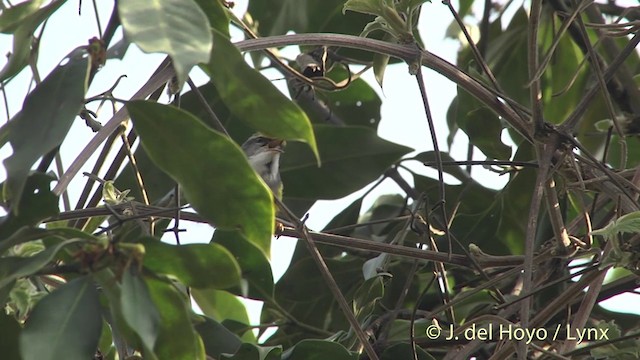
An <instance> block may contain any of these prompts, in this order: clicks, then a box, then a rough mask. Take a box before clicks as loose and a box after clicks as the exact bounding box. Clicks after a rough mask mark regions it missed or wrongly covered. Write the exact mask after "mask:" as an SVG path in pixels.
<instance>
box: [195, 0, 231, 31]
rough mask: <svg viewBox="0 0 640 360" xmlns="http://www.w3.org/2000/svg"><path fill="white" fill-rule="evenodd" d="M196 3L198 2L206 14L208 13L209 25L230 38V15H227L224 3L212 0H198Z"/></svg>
mask: <svg viewBox="0 0 640 360" xmlns="http://www.w3.org/2000/svg"><path fill="white" fill-rule="evenodd" d="M196 3H198V6H200V8H202V11H203V12H204V13H205V15H207V19H209V25H211V27H212V28H214V29H216V30H217V31H219V32H220V33H221V34H223V35H224V36H226V37H227V38H228V37H229V15H227V12H226V10H225V9H224V8H223V6H222V3H221V2H220V1H212V0H196Z"/></svg>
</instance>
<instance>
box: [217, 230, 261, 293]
mask: <svg viewBox="0 0 640 360" xmlns="http://www.w3.org/2000/svg"><path fill="white" fill-rule="evenodd" d="M211 243H212V244H218V245H222V246H224V247H225V248H226V249H227V250H229V251H230V252H231V254H233V256H234V257H235V259H236V261H238V264H239V265H240V269H241V271H242V278H243V279H244V280H246V285H248V286H236V287H234V288H231V289H227V290H228V291H231V292H233V293H234V294H236V295H240V296H243V297H248V298H251V299H256V300H266V299H269V298H271V297H273V273H272V271H271V265H270V264H269V259H267V257H266V256H265V255H264V253H263V252H262V251H260V249H259V248H257V247H256V246H255V245H254V244H252V243H250V242H249V241H247V239H246V238H245V237H244V236H242V234H241V233H240V232H238V231H234V230H216V231H215V233H214V234H213V238H212V239H211ZM243 285H244V284H243Z"/></svg>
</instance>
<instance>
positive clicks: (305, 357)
mask: <svg viewBox="0 0 640 360" xmlns="http://www.w3.org/2000/svg"><path fill="white" fill-rule="evenodd" d="M283 358H284V359H287V360H321V359H332V360H357V359H358V358H359V357H358V354H357V353H352V352H350V351H349V350H347V349H346V348H345V347H344V346H342V345H341V344H338V343H337V342H332V341H329V340H316V339H309V340H302V341H300V342H299V343H297V344H296V345H295V346H294V347H292V348H291V349H289V350H287V351H286V352H285V353H284V354H283Z"/></svg>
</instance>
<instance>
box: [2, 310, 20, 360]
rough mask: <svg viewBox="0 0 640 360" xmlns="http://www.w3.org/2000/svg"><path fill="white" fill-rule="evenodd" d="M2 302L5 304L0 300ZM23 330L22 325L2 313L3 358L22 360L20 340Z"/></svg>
mask: <svg viewBox="0 0 640 360" xmlns="http://www.w3.org/2000/svg"><path fill="white" fill-rule="evenodd" d="M0 302H2V303H3V304H4V299H2V298H0ZM21 330H22V328H21V327H20V324H19V323H18V322H17V321H16V319H14V318H13V316H10V315H7V314H6V313H5V312H4V311H2V312H1V313H0V349H2V356H3V357H4V358H6V359H21V357H20V346H19V342H18V341H19V338H20V332H21Z"/></svg>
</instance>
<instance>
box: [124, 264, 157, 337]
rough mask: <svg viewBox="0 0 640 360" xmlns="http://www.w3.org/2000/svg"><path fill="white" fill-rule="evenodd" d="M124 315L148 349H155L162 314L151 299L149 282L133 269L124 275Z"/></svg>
mask: <svg viewBox="0 0 640 360" xmlns="http://www.w3.org/2000/svg"><path fill="white" fill-rule="evenodd" d="M120 306H121V308H122V315H123V316H124V319H125V321H126V322H127V324H129V326H131V329H133V330H134V331H135V332H136V333H137V334H138V336H140V339H141V340H142V342H144V345H145V346H146V347H147V348H148V349H153V346H154V345H155V342H156V339H157V337H158V328H159V327H160V314H159V313H158V309H156V306H155V305H154V304H153V301H152V300H151V295H150V294H149V289H148V288H147V284H146V283H145V282H144V279H142V278H141V277H140V276H139V275H137V274H132V271H131V270H129V271H125V272H124V274H123V276H122V287H121V293H120Z"/></svg>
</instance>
